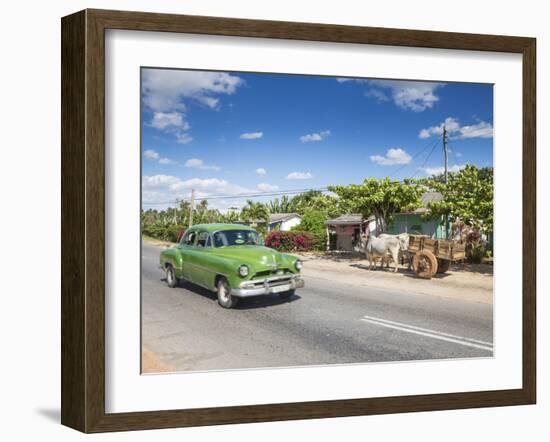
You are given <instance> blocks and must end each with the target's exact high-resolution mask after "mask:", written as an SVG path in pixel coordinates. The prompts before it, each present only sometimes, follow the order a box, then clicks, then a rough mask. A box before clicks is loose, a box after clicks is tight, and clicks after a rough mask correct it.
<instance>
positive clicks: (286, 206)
mask: <svg viewBox="0 0 550 442" xmlns="http://www.w3.org/2000/svg"><path fill="white" fill-rule="evenodd" d="M267 208H268V210H269V213H292V212H294V203H293V202H292V200H291V199H290V198H289V197H288V196H286V195H283V196H282V197H281V199H280V200H279V198H275V199H273V200H271V201H269V202H268V203H267Z"/></svg>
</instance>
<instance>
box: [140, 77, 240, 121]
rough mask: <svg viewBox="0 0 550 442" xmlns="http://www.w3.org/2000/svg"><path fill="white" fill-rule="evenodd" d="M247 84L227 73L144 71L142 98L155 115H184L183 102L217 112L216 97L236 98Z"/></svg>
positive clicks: (217, 103) (184, 106) (217, 101)
mask: <svg viewBox="0 0 550 442" xmlns="http://www.w3.org/2000/svg"><path fill="white" fill-rule="evenodd" d="M242 84H244V81H243V80H242V79H241V78H239V77H237V76H235V75H231V74H228V73H225V72H203V71H184V70H177V69H144V70H143V76H142V96H143V102H144V104H145V105H146V106H147V107H148V108H149V109H150V110H152V111H154V112H173V111H176V110H179V111H184V110H185V109H186V105H185V103H184V101H183V100H184V99H191V100H194V101H197V102H199V103H201V104H203V105H205V106H207V107H209V108H212V109H215V108H217V107H218V105H219V99H218V98H216V97H215V95H221V94H225V95H231V94H234V93H235V91H236V90H237V88H238V87H239V86H241V85H242Z"/></svg>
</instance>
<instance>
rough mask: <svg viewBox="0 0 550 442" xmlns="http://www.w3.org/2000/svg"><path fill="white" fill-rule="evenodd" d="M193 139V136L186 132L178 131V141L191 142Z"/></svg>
mask: <svg viewBox="0 0 550 442" xmlns="http://www.w3.org/2000/svg"><path fill="white" fill-rule="evenodd" d="M191 141H193V137H192V136H190V135H189V134H187V133H185V132H180V133H176V143H179V144H189V143H190V142H191Z"/></svg>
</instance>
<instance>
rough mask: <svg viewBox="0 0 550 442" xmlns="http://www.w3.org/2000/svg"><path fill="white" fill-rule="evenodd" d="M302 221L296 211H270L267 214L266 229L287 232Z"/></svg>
mask: <svg viewBox="0 0 550 442" xmlns="http://www.w3.org/2000/svg"><path fill="white" fill-rule="evenodd" d="M301 222H302V217H301V216H300V215H298V214H297V213H272V214H270V215H269V225H268V231H269V232H271V231H272V230H281V231H283V232H288V231H289V230H290V229H292V228H293V227H295V226H297V225H298V224H300V223H301Z"/></svg>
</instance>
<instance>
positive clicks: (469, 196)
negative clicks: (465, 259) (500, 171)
mask: <svg viewBox="0 0 550 442" xmlns="http://www.w3.org/2000/svg"><path fill="white" fill-rule="evenodd" d="M422 183H423V184H424V185H425V186H427V187H429V188H430V189H432V190H435V191H437V192H440V193H441V194H442V195H443V200H442V201H439V202H432V203H429V204H428V208H429V209H430V217H440V216H442V215H447V216H448V217H449V221H450V222H457V221H459V220H460V221H463V222H464V223H465V224H466V225H468V226H470V227H473V228H474V229H476V230H479V231H480V232H482V233H491V232H492V231H493V196H494V192H493V168H492V167H484V168H477V167H476V166H473V165H471V164H468V165H467V166H466V167H465V168H464V169H462V170H460V171H459V172H456V173H449V174H448V183H447V184H445V183H444V182H442V181H440V180H438V179H435V178H434V177H432V178H428V179H425V180H422Z"/></svg>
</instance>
